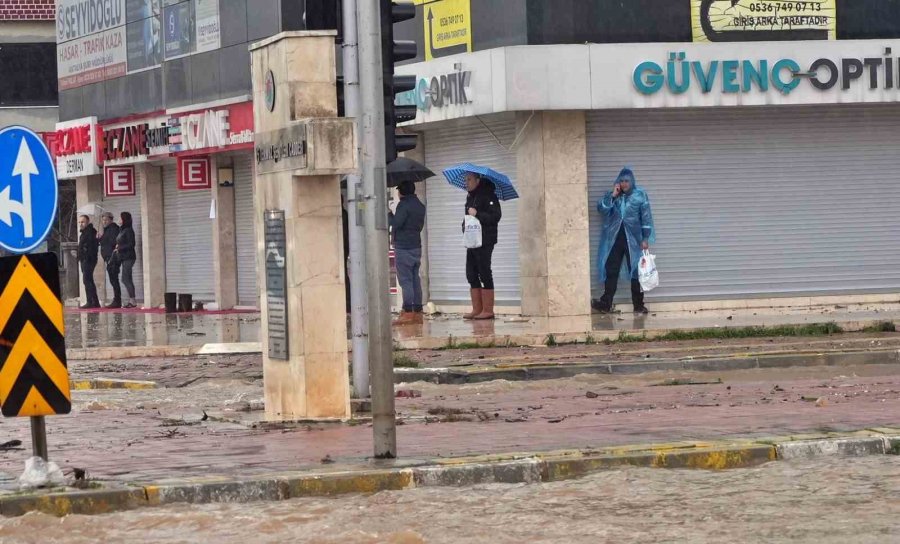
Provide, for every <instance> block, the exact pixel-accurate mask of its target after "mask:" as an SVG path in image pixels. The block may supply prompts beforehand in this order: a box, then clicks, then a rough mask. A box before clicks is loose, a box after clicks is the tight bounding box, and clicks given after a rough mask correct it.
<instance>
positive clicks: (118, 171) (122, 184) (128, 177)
mask: <svg viewBox="0 0 900 544" xmlns="http://www.w3.org/2000/svg"><path fill="white" fill-rule="evenodd" d="M104 176H105V179H106V183H104V186H105V189H106V196H134V194H135V190H134V166H107V167H106V168H104Z"/></svg>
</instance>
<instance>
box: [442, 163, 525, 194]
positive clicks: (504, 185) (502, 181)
mask: <svg viewBox="0 0 900 544" xmlns="http://www.w3.org/2000/svg"><path fill="white" fill-rule="evenodd" d="M469 172H471V173H473V174H478V175H479V176H481V177H483V178H485V179H488V180H490V181H492V182H493V183H494V189H495V190H496V193H497V198H499V199H500V200H512V199H514V198H519V193H517V192H516V188H515V187H513V184H512V181H510V180H509V178H508V177H506V176H504V175H503V174H501V173H500V172H497V171H494V170H491V169H490V168H487V167H485V166H478V165H477V164H471V163H468V162H464V163H462V164H457V165H456V166H451V167H450V168H447V169H446V170H444V177H445V178H447V181H449V182H450V185H453V186H455V187H459V188H460V189H462V190H464V191H465V190H466V174H467V173H469Z"/></svg>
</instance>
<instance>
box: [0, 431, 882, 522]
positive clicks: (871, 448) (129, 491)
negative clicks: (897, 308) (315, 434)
mask: <svg viewBox="0 0 900 544" xmlns="http://www.w3.org/2000/svg"><path fill="white" fill-rule="evenodd" d="M884 454H900V429H890V428H880V429H877V430H869V431H864V432H860V433H844V434H843V435H839V436H835V435H827V436H823V435H807V436H804V437H796V436H794V437H789V438H786V439H771V440H761V439H760V440H744V441H729V442H719V443H715V442H712V443H710V442H704V443H696V444H694V443H690V442H685V443H677V444H656V445H647V446H631V447H617V448H612V449H595V450H565V451H557V452H544V453H531V454H529V453H520V454H508V455H490V456H480V457H467V458H460V459H440V460H431V461H421V462H417V461H402V462H398V463H403V466H394V467H389V468H383V469H371V468H365V469H361V470H353V469H349V470H348V469H344V470H332V471H323V470H317V471H305V472H303V471H297V472H273V473H271V474H267V475H264V476H260V477H255V478H246V479H234V478H228V477H205V478H192V479H183V480H165V481H161V482H157V483H154V484H146V485H140V486H132V487H127V488H118V489H99V490H89V491H64V492H59V491H56V492H52V491H51V492H49V493H32V494H16V495H7V496H0V515H3V516H20V515H23V514H25V513H27V512H31V511H40V512H44V513H46V514H50V515H55V516H66V515H69V514H82V515H91V514H105V513H110V512H116V511H121V510H129V509H133V508H139V507H144V506H162V505H168V504H176V503H192V504H201V503H218V502H229V503H235V502H236V503H244V502H251V501H280V500H287V499H292V498H298V497H314V496H335V495H342V494H350V493H377V492H379V491H387V490H395V491H400V490H405V489H412V488H415V487H435V486H454V487H459V486H469V485H476V484H485V483H510V484H512V483H539V482H552V481H559V480H565V479H569V478H578V477H582V476H585V475H588V474H591V473H594V472H598V471H601V470H606V469H611V468H620V467H648V468H694V469H706V470H724V469H733V468H745V467H752V466H758V465H761V464H764V463H767V462H770V461H775V460H788V459H809V458H816V457H821V456H832V455H844V456H865V455H884Z"/></svg>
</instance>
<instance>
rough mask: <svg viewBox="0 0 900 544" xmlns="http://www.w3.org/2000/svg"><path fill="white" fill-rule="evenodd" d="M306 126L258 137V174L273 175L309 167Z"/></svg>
mask: <svg viewBox="0 0 900 544" xmlns="http://www.w3.org/2000/svg"><path fill="white" fill-rule="evenodd" d="M306 146H307V141H306V125H292V126H289V127H288V128H283V129H280V130H274V131H272V132H265V133H262V134H257V135H256V149H255V157H256V173H257V174H271V173H272V172H284V171H287V170H302V169H304V168H306V167H307V164H308V156H307V153H306Z"/></svg>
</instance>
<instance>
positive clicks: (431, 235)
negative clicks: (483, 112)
mask: <svg viewBox="0 0 900 544" xmlns="http://www.w3.org/2000/svg"><path fill="white" fill-rule="evenodd" d="M481 121H483V122H484V124H482V122H481ZM481 121H479V120H478V119H463V120H459V121H454V122H448V123H445V124H444V126H443V127H441V128H437V129H434V130H428V131H426V132H425V163H426V165H427V166H428V167H429V168H430V169H431V170H432V171H434V172H435V173H436V174H437V177H435V178H432V179H430V180H428V188H427V191H428V195H427V196H428V204H427V207H428V215H427V219H426V228H427V229H428V265H429V270H428V274H429V284H430V289H431V300H433V301H435V302H438V303H468V301H469V284H468V282H466V250H465V248H464V247H463V245H462V233H461V231H460V225H461V224H462V220H463V216H464V211H463V208H464V207H465V204H466V193H465V192H464V191H462V190H460V189H458V188H456V187H453V186H451V185H450V184H449V183H447V180H446V179H444V177H443V175H442V174H441V171H442V170H443V169H445V168H447V167H449V166H452V165H454V164H457V163H460V162H471V163H474V164H479V165H483V166H487V167H490V168H493V169H494V170H497V171H498V172H502V173H504V174H506V175H507V176H509V178H510V179H511V180H512V181H513V183H515V180H516V153H515V151H509V147H510V145H511V144H512V143H513V140H514V139H515V136H516V120H515V116H514V115H495V116H487V117H482V118H481ZM485 125H487V127H488V128H489V129H490V130H488V128H486V127H485ZM492 133H493V134H492ZM498 140H499V142H498ZM517 203H518V201H517V200H510V201H506V202H503V203H502V210H503V218H502V219H501V221H500V232H499V240H498V243H497V246H496V247H495V248H494V256H493V272H494V286H495V289H496V294H495V296H496V300H497V302H498V303H500V304H506V305H518V304H520V302H521V287H520V285H521V281H520V274H519V227H518V204H517Z"/></svg>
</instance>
